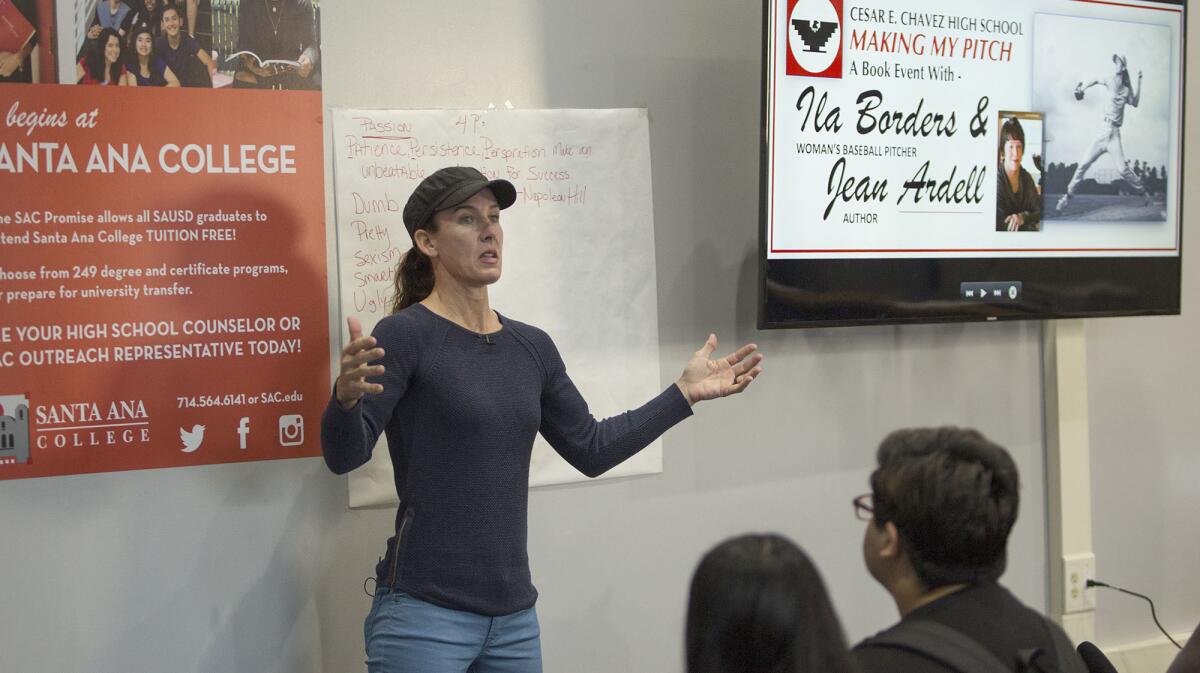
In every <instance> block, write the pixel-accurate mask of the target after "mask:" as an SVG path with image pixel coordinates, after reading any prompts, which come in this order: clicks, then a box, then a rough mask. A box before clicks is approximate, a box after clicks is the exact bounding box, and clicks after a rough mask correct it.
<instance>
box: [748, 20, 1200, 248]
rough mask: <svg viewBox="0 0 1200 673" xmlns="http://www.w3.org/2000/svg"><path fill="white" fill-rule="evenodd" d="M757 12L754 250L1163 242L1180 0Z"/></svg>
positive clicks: (1177, 105)
mask: <svg viewBox="0 0 1200 673" xmlns="http://www.w3.org/2000/svg"><path fill="white" fill-rule="evenodd" d="M768 12H769V17H768V21H769V26H770V39H769V44H768V48H767V54H766V57H767V60H768V62H767V64H766V69H767V83H768V84H767V98H766V106H767V127H766V128H767V135H768V137H769V141H768V144H767V148H766V151H767V152H768V154H769V156H767V157H766V165H767V169H766V175H765V179H766V180H767V186H766V195H765V197H766V217H767V221H766V236H767V239H766V247H767V251H766V253H767V258H768V259H820V258H903V257H912V258H929V257H1084V256H1091V257H1132V256H1163V257H1166V256H1178V255H1179V251H1180V208H1179V203H1180V180H1179V176H1180V168H1181V166H1182V157H1181V151H1180V147H1181V134H1182V123H1183V96H1182V83H1183V81H1182V73H1183V62H1182V45H1183V33H1182V31H1183V26H1184V8H1183V5H1182V4H1181V3H1178V2H1142V1H1138V0H1128V1H1122V2H1107V1H1103V2H1102V1H1100V0H1009V1H1008V2H1003V3H964V2H961V1H958V0H906V1H905V2H892V1H891V0H888V1H886V2H884V1H881V0H872V1H858V0H772V1H771V2H769V3H768Z"/></svg>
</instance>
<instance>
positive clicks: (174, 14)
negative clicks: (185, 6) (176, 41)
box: [159, 2, 183, 37]
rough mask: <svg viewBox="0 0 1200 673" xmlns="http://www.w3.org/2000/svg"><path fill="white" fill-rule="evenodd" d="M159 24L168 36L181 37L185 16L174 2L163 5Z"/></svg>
mask: <svg viewBox="0 0 1200 673" xmlns="http://www.w3.org/2000/svg"><path fill="white" fill-rule="evenodd" d="M159 22H160V23H161V24H162V31H163V32H164V33H166V34H167V35H168V36H170V37H175V36H176V35H179V29H180V28H181V27H182V26H183V14H181V13H180V10H179V5H177V4H175V3H173V2H168V3H167V4H165V5H163V8H162V12H161V15H160V18H159Z"/></svg>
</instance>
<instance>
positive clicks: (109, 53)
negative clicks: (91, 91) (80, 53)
mask: <svg viewBox="0 0 1200 673" xmlns="http://www.w3.org/2000/svg"><path fill="white" fill-rule="evenodd" d="M85 66H86V67H87V71H88V74H89V75H91V77H92V79H94V80H96V81H98V82H103V81H105V80H106V79H107V80H110V81H111V80H116V79H117V78H118V77H120V71H121V34H120V33H118V32H117V31H115V30H113V29H112V28H105V29H103V30H101V31H100V35H98V36H97V37H96V41H95V42H94V43H92V47H91V49H90V50H89V51H88V53H87V56H86V58H85ZM106 71H107V73H108V74H107V75H106V74H105V72H106Z"/></svg>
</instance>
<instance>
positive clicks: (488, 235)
mask: <svg viewBox="0 0 1200 673" xmlns="http://www.w3.org/2000/svg"><path fill="white" fill-rule="evenodd" d="M516 198H517V193H516V188H514V187H513V185H512V183H510V182H508V181H507V180H488V179H487V178H486V177H485V176H484V175H483V174H482V173H480V172H479V171H478V170H476V169H474V168H470V167H466V166H450V167H447V168H442V169H440V170H438V171H435V172H434V173H432V174H430V175H429V176H428V177H426V178H425V179H424V180H422V181H421V183H420V184H418V185H417V188H416V189H414V190H413V193H412V196H410V197H409V199H408V203H407V204H405V206H404V212H403V219H404V226H405V228H406V229H407V230H408V234H409V236H410V237H411V238H412V243H413V246H412V249H410V250H409V251H408V252H407V253H405V254H404V257H402V258H401V259H400V264H399V265H398V266H397V268H396V276H395V280H394V283H395V295H394V299H393V304H392V311H393V312H396V311H400V310H402V309H404V308H407V307H409V306H411V305H412V304H415V303H417V302H419V301H421V300H422V299H424V298H425V297H428V296H429V294H430V293H431V292H432V291H433V286H434V284H435V282H436V281H437V278H438V276H439V275H441V276H442V277H443V278H447V279H453V280H454V282H456V283H458V284H461V285H463V286H465V287H478V286H486V285H490V284H491V283H494V282H496V281H497V280H500V271H501V262H502V257H501V256H502V254H503V247H504V232H503V230H502V229H501V227H500V211H501V210H503V209H504V208H507V207H509V206H511V205H512V204H513V202H515V201H516Z"/></svg>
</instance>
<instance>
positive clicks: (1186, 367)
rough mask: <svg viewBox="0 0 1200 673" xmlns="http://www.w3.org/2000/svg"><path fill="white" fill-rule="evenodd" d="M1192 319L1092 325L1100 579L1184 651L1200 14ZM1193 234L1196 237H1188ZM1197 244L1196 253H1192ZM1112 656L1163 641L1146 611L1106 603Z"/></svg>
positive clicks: (1198, 546) (1196, 588) (1195, 555)
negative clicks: (1116, 650)
mask: <svg viewBox="0 0 1200 673" xmlns="http://www.w3.org/2000/svg"><path fill="white" fill-rule="evenodd" d="M1188 26H1189V31H1188V32H1189V37H1190V38H1191V40H1192V41H1193V43H1192V47H1191V48H1190V50H1189V54H1188V87H1187V89H1188V91H1187V94H1188V95H1187V100H1186V103H1185V104H1186V112H1187V119H1188V126H1187V130H1186V148H1185V149H1186V154H1185V161H1186V162H1187V166H1186V168H1185V172H1186V175H1185V179H1186V181H1187V184H1188V186H1189V187H1188V188H1187V189H1185V190H1184V193H1185V197H1184V198H1185V203H1184V213H1185V217H1186V220H1187V222H1188V224H1187V226H1186V227H1185V232H1184V244H1185V250H1186V251H1189V254H1186V255H1184V260H1185V261H1184V268H1183V314H1182V315H1180V316H1172V317H1163V318H1145V319H1139V320H1129V319H1115V320H1095V321H1091V322H1089V323H1088V324H1087V328H1086V329H1087V339H1088V367H1089V372H1088V386H1089V390H1088V397H1089V402H1090V407H1091V410H1090V414H1089V416H1090V418H1091V424H1090V432H1091V442H1092V499H1093V506H1092V526H1093V536H1094V541H1095V548H1096V574H1097V577H1098V579H1100V580H1102V581H1105V582H1108V583H1110V584H1116V585H1118V586H1122V587H1125V588H1126V589H1130V590H1131V591H1137V592H1139V593H1143V594H1146V595H1148V596H1150V597H1151V598H1153V599H1154V602H1155V605H1156V607H1157V609H1158V616H1159V620H1160V621H1161V622H1162V623H1163V626H1164V627H1166V629H1167V630H1168V631H1169V632H1170V633H1171V634H1172V635H1173V636H1176V640H1180V642H1182V640H1181V639H1180V638H1179V636H1184V637H1186V636H1187V635H1190V634H1191V633H1192V631H1193V630H1194V629H1195V628H1196V624H1197V623H1198V622H1200V520H1197V513H1200V385H1198V384H1197V382H1198V381H1200V260H1197V257H1198V256H1200V247H1198V246H1197V243H1198V242H1200V239H1198V238H1197V236H1196V231H1197V230H1196V226H1195V225H1196V222H1197V221H1198V220H1200V198H1198V195H1200V143H1198V142H1197V141H1198V139H1200V123H1197V122H1198V120H1200V95H1197V94H1200V48H1197V47H1196V46H1195V44H1196V42H1195V40H1196V38H1197V36H1200V12H1197V11H1196V8H1192V14H1191V17H1190V19H1189V21H1188ZM1189 228H1190V231H1188V229H1189ZM1189 242H1190V245H1188V243H1189ZM1096 639H1097V641H1098V642H1099V643H1101V644H1102V645H1104V646H1106V647H1116V646H1121V645H1126V644H1130V643H1137V642H1141V641H1147V640H1155V639H1158V640H1163V641H1164V642H1165V639H1164V638H1162V636H1161V634H1160V633H1159V631H1158V629H1157V628H1155V626H1154V622H1153V621H1152V620H1151V619H1150V609H1149V607H1147V605H1146V602H1145V601H1142V600H1140V599H1137V598H1132V597H1130V596H1125V595H1123V594H1118V593H1114V592H1100V593H1098V594H1097V611H1096Z"/></svg>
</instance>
